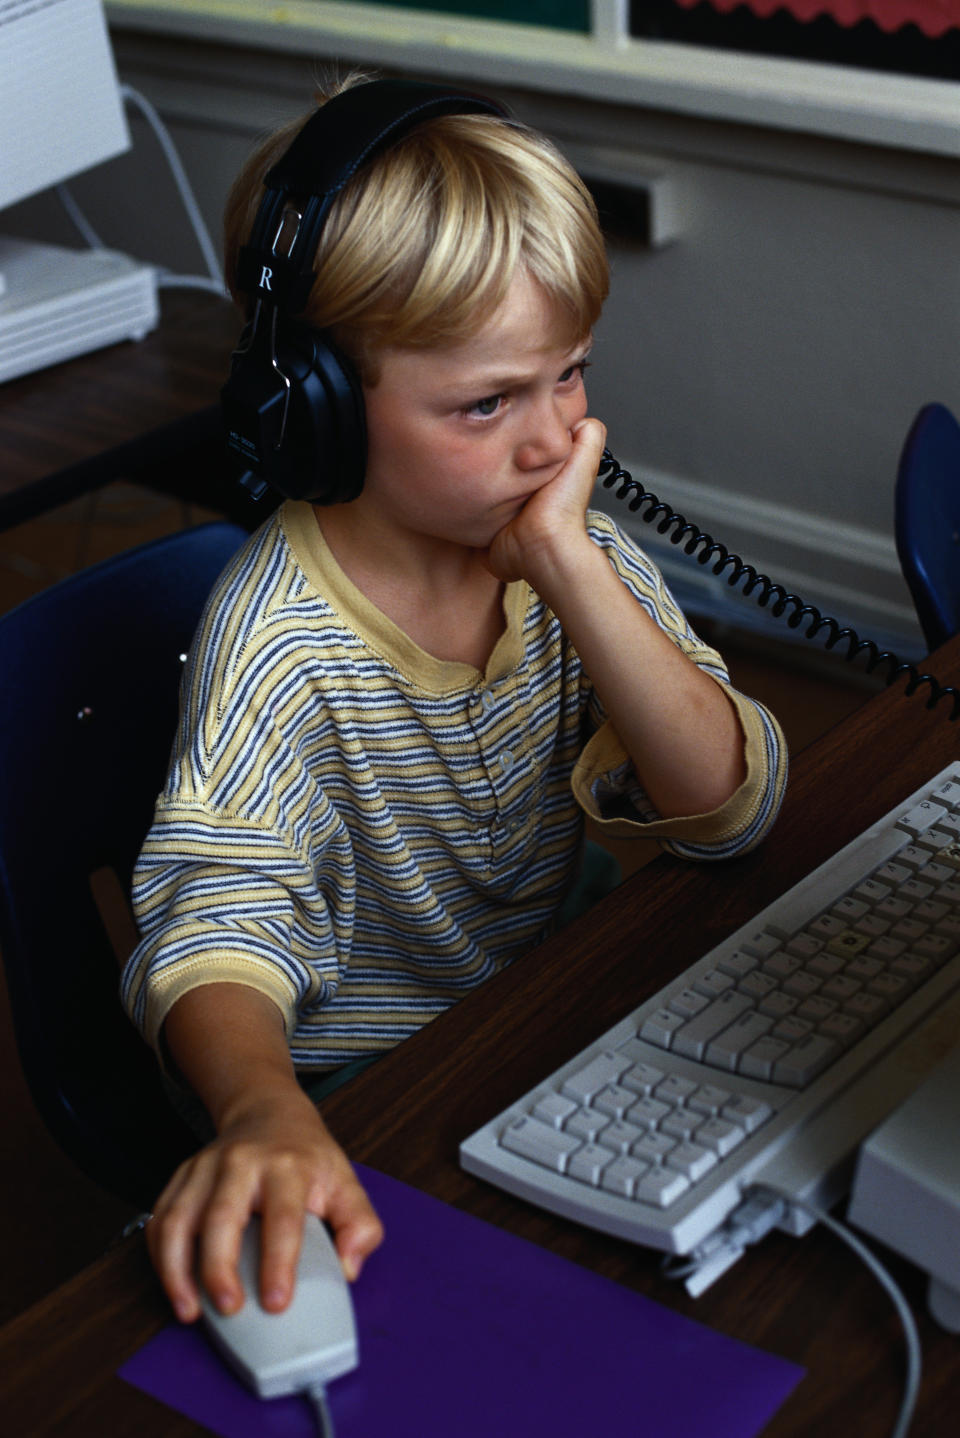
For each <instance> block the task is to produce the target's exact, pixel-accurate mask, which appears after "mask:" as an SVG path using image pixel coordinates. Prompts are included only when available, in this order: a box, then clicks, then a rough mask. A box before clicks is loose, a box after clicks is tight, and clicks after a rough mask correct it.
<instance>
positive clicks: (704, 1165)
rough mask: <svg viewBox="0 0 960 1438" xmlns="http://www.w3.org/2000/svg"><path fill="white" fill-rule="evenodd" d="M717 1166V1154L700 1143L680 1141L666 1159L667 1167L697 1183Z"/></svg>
mask: <svg viewBox="0 0 960 1438" xmlns="http://www.w3.org/2000/svg"><path fill="white" fill-rule="evenodd" d="M716 1166H717V1155H716V1154H715V1153H714V1152H713V1151H712V1150H711V1149H709V1148H703V1147H702V1146H701V1145H700V1144H699V1143H678V1144H677V1146H676V1148H675V1149H673V1150H672V1152H671V1153H668V1154H667V1159H666V1167H667V1168H670V1169H676V1170H677V1172H679V1173H682V1174H683V1176H684V1178H688V1179H689V1180H690V1182H691V1183H696V1182H697V1180H698V1179H701V1178H703V1177H704V1175H705V1174H708V1173H709V1172H710V1170H711V1169H712V1168H716Z"/></svg>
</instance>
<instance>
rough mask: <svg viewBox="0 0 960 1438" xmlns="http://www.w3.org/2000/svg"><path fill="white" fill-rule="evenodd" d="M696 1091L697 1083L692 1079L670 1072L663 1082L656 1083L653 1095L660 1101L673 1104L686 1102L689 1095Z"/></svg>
mask: <svg viewBox="0 0 960 1438" xmlns="http://www.w3.org/2000/svg"><path fill="white" fill-rule="evenodd" d="M696 1091H697V1085H696V1081H695V1080H694V1079H688V1078H681V1077H680V1075H679V1074H670V1075H669V1077H668V1078H665V1079H664V1081H663V1083H660V1084H657V1087H656V1088H655V1089H654V1092H653V1096H654V1098H657V1099H659V1100H660V1102H661V1103H668V1104H671V1105H674V1104H681V1103H686V1101H687V1099H688V1098H689V1097H690V1095H691V1094H693V1093H696Z"/></svg>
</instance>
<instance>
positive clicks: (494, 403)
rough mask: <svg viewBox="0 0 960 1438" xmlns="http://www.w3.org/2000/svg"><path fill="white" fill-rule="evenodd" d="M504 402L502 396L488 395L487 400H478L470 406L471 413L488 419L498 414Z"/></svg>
mask: <svg viewBox="0 0 960 1438" xmlns="http://www.w3.org/2000/svg"><path fill="white" fill-rule="evenodd" d="M502 400H503V395H502V394H488V395H487V396H486V398H485V399H478V400H476V401H475V402H474V403H473V404H472V405H471V406H470V413H471V414H478V415H481V416H482V417H483V418H484V419H488V418H489V417H490V415H493V414H496V412H497V410H498V409H499V408H500V405H501V402H502Z"/></svg>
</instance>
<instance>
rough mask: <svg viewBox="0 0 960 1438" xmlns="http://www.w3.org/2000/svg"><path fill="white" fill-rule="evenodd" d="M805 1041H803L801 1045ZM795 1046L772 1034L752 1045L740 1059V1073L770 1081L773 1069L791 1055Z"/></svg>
mask: <svg viewBox="0 0 960 1438" xmlns="http://www.w3.org/2000/svg"><path fill="white" fill-rule="evenodd" d="M802 1042H803V1040H802V1039H801V1043H802ZM792 1047H793V1045H791V1044H788V1043H787V1042H786V1041H785V1040H784V1039H775V1038H774V1037H773V1036H772V1035H771V1034H768V1035H767V1036H766V1038H762V1039H758V1040H757V1042H756V1043H755V1044H751V1046H750V1048H748V1049H747V1051H746V1053H745V1054H743V1055H742V1057H741V1059H740V1072H741V1073H742V1074H745V1075H746V1076H747V1077H748V1078H758V1079H769V1078H771V1077H772V1076H773V1068H774V1065H775V1064H776V1063H778V1062H779V1061H780V1059H782V1058H785V1057H786V1055H787V1054H789V1053H790V1051H791V1049H792Z"/></svg>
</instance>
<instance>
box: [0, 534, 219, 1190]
mask: <svg viewBox="0 0 960 1438" xmlns="http://www.w3.org/2000/svg"><path fill="white" fill-rule="evenodd" d="M245 538H246V531H245V530H243V529H242V528H240V527H239V526H238V525H234V524H227V523H213V524H207V525H201V526H200V527H198V528H196V529H192V530H186V531H184V532H182V533H179V534H174V535H171V536H169V537H167V538H164V539H159V540H156V541H154V542H153V543H150V544H146V545H143V546H141V547H140V548H137V549H133V550H129V551H127V552H126V553H124V554H121V555H118V556H117V557H116V558H113V559H108V560H106V561H105V562H104V563H102V564H97V565H95V566H93V567H92V568H90V569H87V570H84V571H82V572H80V573H79V574H76V575H74V576H72V577H71V578H69V579H66V580H64V581H62V582H61V583H59V584H56V585H54V586H52V587H51V588H50V589H48V590H46V591H44V592H43V593H41V594H38V595H37V596H36V597H35V598H33V599H30V600H28V601H27V602H26V603H24V604H21V605H20V606H19V607H18V608H16V609H14V610H12V611H11V612H10V613H8V614H6V615H4V616H2V617H0V676H2V678H0V774H2V779H0V949H2V954H3V961H4V965H5V968H6V975H7V984H8V990H9V995H10V1008H11V1013H12V1018H13V1026H14V1032H15V1035H16V1041H17V1047H18V1050H19V1055H20V1060H21V1064H22V1067H23V1072H24V1076H25V1078H26V1081H27V1085H28V1088H29V1090H30V1093H31V1096H32V1098H33V1100H34V1103H35V1104H36V1107H37V1109H38V1111H39V1113H40V1115H41V1117H42V1119H43V1120H44V1122H45V1123H46V1125H47V1127H48V1128H49V1130H50V1132H51V1133H52V1135H53V1137H54V1138H55V1139H56V1141H57V1142H58V1143H59V1144H60V1146H61V1147H62V1148H63V1149H64V1151H65V1152H66V1153H67V1154H68V1155H69V1156H70V1157H71V1158H72V1159H73V1160H74V1162H75V1163H76V1164H77V1165H78V1166H79V1167H80V1168H81V1169H82V1170H83V1171H84V1172H85V1173H86V1174H87V1175H88V1176H89V1177H91V1178H92V1179H93V1180H94V1181H95V1182H97V1183H99V1184H100V1185H101V1186H102V1187H103V1188H105V1189H107V1190H108V1191H109V1192H112V1193H115V1194H117V1195H119V1196H120V1197H121V1198H124V1199H127V1200H129V1201H130V1202H131V1203H133V1204H135V1205H136V1206H137V1207H140V1208H142V1207H145V1206H148V1205H149V1204H150V1203H151V1202H152V1200H153V1199H154V1198H155V1197H156V1195H157V1193H158V1192H159V1190H160V1188H161V1187H162V1185H163V1183H164V1182H165V1181H166V1179H167V1178H168V1177H169V1175H170V1173H171V1171H172V1169H173V1167H174V1166H175V1164H176V1162H178V1161H179V1160H180V1159H181V1158H182V1157H184V1156H185V1155H186V1154H187V1153H188V1152H189V1151H190V1150H191V1149H192V1148H193V1147H195V1146H196V1144H195V1140H194V1139H193V1136H192V1134H191V1133H190V1132H189V1131H188V1130H187V1129H186V1127H185V1126H184V1125H183V1124H182V1122H181V1121H180V1120H179V1119H178V1118H177V1117H176V1116H175V1115H174V1113H173V1110H172V1109H171V1107H170V1105H169V1103H168V1101H167V1099H166V1096H165V1094H164V1092H163V1089H162V1086H161V1081H160V1078H159V1070H158V1066H157V1063H156V1059H155V1057H154V1055H153V1054H152V1053H151V1052H150V1051H149V1050H148V1048H147V1046H146V1045H145V1044H144V1043H143V1041H142V1040H141V1038H140V1036H139V1035H138V1034H137V1033H136V1031H135V1030H134V1028H133V1026H132V1025H131V1024H130V1022H129V1020H128V1019H127V1017H126V1015H125V1014H124V1012H123V1009H122V1008H121V1005H120V1002H119V998H118V983H119V968H118V965H119V963H120V962H121V960H122V958H124V957H125V954H118V953H117V952H116V948H115V945H114V942H113V941H112V939H111V929H113V930H114V937H115V931H116V929H117V927H118V923H117V917H118V914H119V927H120V928H121V929H122V928H123V926H124V924H126V925H128V926H129V927H130V929H131V938H132V918H128V912H129V911H128V910H127V909H126V908H125V907H124V906H125V905H126V895H127V894H128V893H129V885H130V878H131V873H132V869H133V865H134V862H135V860H136V857H137V853H138V852H139V848H140V845H141V842H142V840H143V837H144V834H145V833H146V830H147V828H148V827H149V824H150V820H151V816H152V812H153V804H154V801H155V798H156V796H157V794H158V793H159V791H160V788H161V787H162V784H163V779H164V773H165V769H166V764H167V761H168V758H169V752H170V745H171V741H172V739H173V734H174V729H175V726H176V714H177V694H178V689H179V679H180V674H181V672H182V663H181V658H180V656H181V654H182V653H183V652H184V651H185V650H186V649H187V647H188V645H189V643H190V639H191V636H192V634H193V631H194V629H195V627H196V624H197V621H198V619H199V616H200V612H201V610H202V608H203V604H204V602H205V600H206V597H207V595H208V593H209V591H210V588H211V586H212V584H213V582H214V580H215V578H216V576H217V575H218V574H219V572H220V571H221V569H222V568H223V567H224V565H225V564H226V563H227V561H228V560H229V558H230V556H231V555H232V554H233V553H234V552H235V551H236V549H237V548H238V546H239V545H240V544H241V543H242V541H243V540H244V539H245ZM91 884H93V887H91ZM110 886H112V887H113V888H114V889H115V890H116V891H117V894H118V895H119V896H120V906H121V907H120V910H119V911H116V910H117V906H116V905H115V906H114V909H115V914H114V919H113V920H112V921H111V920H110V911H109V906H108V907H107V910H106V911H105V910H104V906H103V904H102V902H101V903H100V904H99V905H98V902H97V899H96V898H95V897H94V894H95V891H97V892H101V893H102V892H103V890H104V888H105V887H106V888H109V887H110ZM104 912H106V913H107V917H108V922H107V923H105V922H104Z"/></svg>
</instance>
